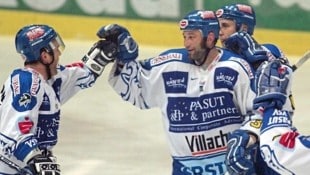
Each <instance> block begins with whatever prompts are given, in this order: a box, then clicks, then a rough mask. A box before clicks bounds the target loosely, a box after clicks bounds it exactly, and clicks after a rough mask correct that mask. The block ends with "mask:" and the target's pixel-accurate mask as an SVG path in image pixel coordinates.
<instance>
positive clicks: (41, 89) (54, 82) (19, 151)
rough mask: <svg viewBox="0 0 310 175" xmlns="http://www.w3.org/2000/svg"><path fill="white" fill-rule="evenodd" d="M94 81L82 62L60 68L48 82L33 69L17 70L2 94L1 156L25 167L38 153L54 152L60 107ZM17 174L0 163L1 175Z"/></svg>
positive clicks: (0, 110) (0, 111)
mask: <svg viewBox="0 0 310 175" xmlns="http://www.w3.org/2000/svg"><path fill="white" fill-rule="evenodd" d="M77 65H79V66H77ZM95 80H96V77H95V76H94V74H93V73H91V71H90V70H88V68H86V66H84V65H83V64H82V63H81V64H76V66H70V67H64V66H59V68H58V73H57V75H55V76H53V77H52V78H51V79H49V80H45V79H44V78H43V77H42V75H40V74H39V73H38V72H36V71H35V70H34V69H31V68H23V69H16V70H14V71H13V72H12V73H11V75H10V76H9V78H8V79H7V80H6V82H5V83H4V85H3V88H2V90H1V94H0V97H1V100H0V154H1V156H4V157H5V158H7V159H9V160H10V161H11V162H13V163H14V164H16V165H18V166H20V167H25V166H26V161H27V160H29V158H30V157H32V156H34V155H35V154H38V152H40V151H46V150H47V151H51V150H52V148H53V146H54V145H56V143H57V140H58V137H57V135H58V129H59V122H60V106H61V105H62V104H63V103H65V102H66V101H67V100H69V99H70V98H71V97H72V96H73V95H75V94H76V93H77V92H78V91H80V90H82V89H85V88H88V87H91V86H92V85H93V84H94V82H95ZM17 173H18V172H17V171H16V170H15V169H13V168H11V167H10V166H8V165H7V164H6V163H4V162H2V161H0V174H17Z"/></svg>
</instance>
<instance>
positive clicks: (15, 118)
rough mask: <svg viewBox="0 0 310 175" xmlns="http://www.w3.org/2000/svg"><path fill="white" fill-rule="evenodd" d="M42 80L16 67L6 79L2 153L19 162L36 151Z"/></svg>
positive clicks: (0, 108) (1, 110) (0, 136)
mask: <svg viewBox="0 0 310 175" xmlns="http://www.w3.org/2000/svg"><path fill="white" fill-rule="evenodd" d="M41 82H42V79H41V78H40V76H39V74H37V73H35V72H32V73H31V72H28V71H22V70H16V71H14V72H13V73H12V75H11V77H10V78H9V79H8V80H7V81H6V82H5V84H4V87H3V90H2V94H1V96H2V98H1V103H0V114H1V119H0V121H1V122H0V131H1V133H0V140H1V147H2V149H1V150H2V154H4V155H6V156H11V155H14V156H15V157H16V159H18V160H20V161H27V158H29V157H32V155H33V154H36V151H37V146H38V145H37V144H38V141H37V140H36V138H35V137H34V135H35V133H36V126H37V122H38V115H39V114H38V111H39V108H40V104H41V103H42V100H43V93H44V92H43V88H42V87H41Z"/></svg>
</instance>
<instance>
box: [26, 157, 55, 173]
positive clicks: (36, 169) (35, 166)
mask: <svg viewBox="0 0 310 175" xmlns="http://www.w3.org/2000/svg"><path fill="white" fill-rule="evenodd" d="M28 168H29V170H30V171H31V172H33V175H60V165H59V164H57V163H56V157H53V156H44V155H37V156H35V157H33V158H32V159H31V160H30V161H29V163H28Z"/></svg>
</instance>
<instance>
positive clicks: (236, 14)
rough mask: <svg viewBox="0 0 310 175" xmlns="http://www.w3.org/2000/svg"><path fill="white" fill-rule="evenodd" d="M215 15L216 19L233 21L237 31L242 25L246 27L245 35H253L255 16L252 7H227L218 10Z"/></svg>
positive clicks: (233, 5) (241, 5)
mask: <svg viewBox="0 0 310 175" xmlns="http://www.w3.org/2000/svg"><path fill="white" fill-rule="evenodd" d="M216 15H217V17H218V18H224V19H231V20H234V21H235V22H236V27H237V31H239V30H240V28H241V25H242V24H245V25H247V27H248V30H247V33H249V34H250V35H253V33H254V27H255V25H256V16H255V11H254V9H253V7H251V6H249V5H246V4H232V5H227V6H224V7H222V8H220V9H218V10H217V11H216Z"/></svg>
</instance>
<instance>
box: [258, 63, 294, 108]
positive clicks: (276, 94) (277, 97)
mask: <svg viewBox="0 0 310 175" xmlns="http://www.w3.org/2000/svg"><path fill="white" fill-rule="evenodd" d="M292 72H293V71H292V69H291V68H290V67H289V66H287V65H285V64H283V63H281V60H273V61H270V62H264V63H263V64H262V65H261V66H260V67H259V68H258V70H257V71H256V77H255V83H256V86H255V87H256V98H255V99H254V101H253V102H254V105H253V108H254V109H256V110H257V109H267V108H271V107H273V108H276V109H282V106H283V105H284V104H285V102H286V98H287V94H288V93H289V92H290V86H291V85H290V80H291V78H292Z"/></svg>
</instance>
